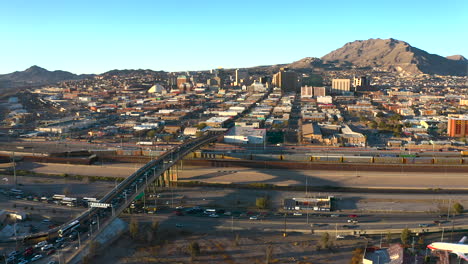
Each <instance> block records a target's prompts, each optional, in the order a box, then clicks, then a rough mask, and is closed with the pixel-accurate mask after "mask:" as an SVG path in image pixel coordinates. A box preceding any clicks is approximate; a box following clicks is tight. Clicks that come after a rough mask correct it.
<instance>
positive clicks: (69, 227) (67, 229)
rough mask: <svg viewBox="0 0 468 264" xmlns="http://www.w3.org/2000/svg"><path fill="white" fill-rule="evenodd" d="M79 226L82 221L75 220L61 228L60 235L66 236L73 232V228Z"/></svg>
mask: <svg viewBox="0 0 468 264" xmlns="http://www.w3.org/2000/svg"><path fill="white" fill-rule="evenodd" d="M78 227H80V221H78V220H74V221H72V222H71V223H69V224H68V225H66V226H65V227H63V228H61V229H59V231H58V234H59V236H60V237H64V236H66V235H67V234H69V233H71V232H72V231H73V230H75V229H77V228H78Z"/></svg>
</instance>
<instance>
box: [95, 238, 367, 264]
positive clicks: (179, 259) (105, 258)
mask: <svg viewBox="0 0 468 264" xmlns="http://www.w3.org/2000/svg"><path fill="white" fill-rule="evenodd" d="M158 236H159V239H158V241H156V242H151V243H145V242H144V241H141V242H138V243H134V242H133V240H132V238H131V237H130V236H129V235H125V236H124V237H122V238H120V239H118V240H117V241H116V242H115V243H114V244H112V245H111V246H109V248H108V249H112V250H105V254H103V252H101V254H100V255H98V256H97V257H96V258H95V259H94V260H93V261H95V263H116V264H117V263H122V264H123V263H125V264H137V263H161V264H163V263H167V264H169V263H171V264H173V263H180V264H182V263H200V264H201V263H203V264H205V263H206V264H208V263H209V264H218V263H219V264H221V263H229V264H235V263H239V264H240V263H265V260H266V254H267V250H268V248H269V247H270V248H271V250H272V255H271V263H304V264H305V263H315V264H320V263H323V264H325V263H349V260H350V258H351V254H352V251H353V250H354V249H355V248H356V247H357V246H359V245H361V246H362V245H364V243H365V240H364V239H360V240H359V239H350V240H338V241H335V240H333V243H334V246H333V248H332V249H318V248H317V245H318V244H319V243H320V242H319V241H318V240H319V239H320V238H319V237H317V236H312V235H304V234H298V233H296V234H289V235H288V236H287V237H283V236H282V234H281V233H258V234H256V233H248V232H243V233H238V239H237V241H238V242H237V244H236V234H235V233H230V232H228V233H210V234H190V233H188V232H184V231H181V230H169V231H166V232H164V233H161V234H158ZM192 242H197V243H198V244H199V245H200V255H199V256H196V257H194V259H193V260H192V259H191V255H190V253H189V250H188V247H189V245H190V243H192Z"/></svg>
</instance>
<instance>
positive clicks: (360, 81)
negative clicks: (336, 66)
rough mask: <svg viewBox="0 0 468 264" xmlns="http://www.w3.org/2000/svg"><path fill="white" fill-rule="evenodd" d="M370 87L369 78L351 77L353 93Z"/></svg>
mask: <svg viewBox="0 0 468 264" xmlns="http://www.w3.org/2000/svg"><path fill="white" fill-rule="evenodd" d="M369 86H370V77H368V76H360V77H356V76H354V77H353V87H354V89H355V91H358V90H362V89H366V88H368V87H369Z"/></svg>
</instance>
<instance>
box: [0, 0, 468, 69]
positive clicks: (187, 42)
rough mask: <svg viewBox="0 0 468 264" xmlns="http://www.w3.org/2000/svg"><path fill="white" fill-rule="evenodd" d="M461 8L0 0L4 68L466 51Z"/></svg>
mask: <svg viewBox="0 0 468 264" xmlns="http://www.w3.org/2000/svg"><path fill="white" fill-rule="evenodd" d="M466 14H468V1H466V0H447V1H440V0H426V1H419V0H416V1H411V0H405V1H401V0H393V1H359V0H355V1H349V0H348V1H338V0H335V1H323V0H320V1H318V0H289V1H274V0H270V1H260V0H258V1H255V0H249V1H246V0H236V1H233V0H217V1H211V0H198V1H197V0H187V1H184V0H179V1H176V0H169V1H167V0H166V1H162V0H126V1H119V0H114V1H107V0H93V1H89V0H79V1H67V0H55V1H54V0H40V1H39V0H14V1H11V0H0V34H1V38H0V50H1V56H0V74H1V73H9V72H12V71H16V70H24V69H26V68H28V67H30V66H31V65H38V66H41V67H44V68H47V69H49V70H57V69H60V70H66V71H71V72H74V73H102V72H105V71H108V70H111V69H139V68H142V69H153V70H167V71H182V70H205V69H210V68H217V67H224V68H234V67H249V66H256V65H265V64H277V63H287V62H292V61H295V60H298V59H301V58H303V57H321V56H323V55H325V54H327V53H328V52H330V51H332V50H334V49H337V48H339V47H341V46H343V45H344V44H345V43H347V42H350V41H354V40H357V39H369V38H390V37H392V38H396V39H400V40H404V41H407V42H409V43H410V44H411V45H412V46H415V47H418V48H421V49H423V50H426V51H428V52H429V53H435V54H439V55H442V56H448V55H454V54H462V55H465V56H467V55H468V34H467V28H468V16H467V15H466Z"/></svg>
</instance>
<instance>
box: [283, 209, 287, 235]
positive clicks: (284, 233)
mask: <svg viewBox="0 0 468 264" xmlns="http://www.w3.org/2000/svg"><path fill="white" fill-rule="evenodd" d="M286 236H287V234H286V213H284V231H283V237H286Z"/></svg>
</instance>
